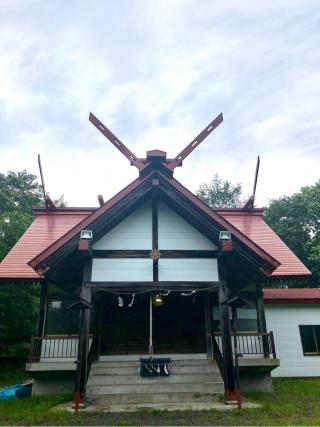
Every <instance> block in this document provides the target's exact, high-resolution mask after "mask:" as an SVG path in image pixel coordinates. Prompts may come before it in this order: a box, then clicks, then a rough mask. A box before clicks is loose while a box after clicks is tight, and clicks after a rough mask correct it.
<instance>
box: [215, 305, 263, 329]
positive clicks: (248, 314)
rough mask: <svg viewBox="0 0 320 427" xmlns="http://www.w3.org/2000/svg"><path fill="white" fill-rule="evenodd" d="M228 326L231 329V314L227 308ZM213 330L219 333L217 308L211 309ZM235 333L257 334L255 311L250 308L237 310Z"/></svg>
mask: <svg viewBox="0 0 320 427" xmlns="http://www.w3.org/2000/svg"><path fill="white" fill-rule="evenodd" d="M229 318H230V322H231V323H230V326H231V328H232V312H231V308H230V307H229ZM213 330H214V331H216V332H220V331H221V327H220V314H219V307H213ZM237 331H238V332H257V331H258V320H257V310H256V309H255V308H251V307H243V308H237Z"/></svg>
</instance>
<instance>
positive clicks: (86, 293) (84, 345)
mask: <svg viewBox="0 0 320 427" xmlns="http://www.w3.org/2000/svg"><path fill="white" fill-rule="evenodd" d="M91 270H92V260H91V259H88V260H86V261H85V264H84V269H83V278H82V289H81V294H80V297H81V299H82V300H83V301H85V302H87V303H89V304H90V303H91V288H89V287H86V286H85V283H86V282H87V281H90V279H91ZM79 316H80V317H79V342H78V356H77V370H76V381H75V393H74V403H75V410H76V412H77V411H78V408H79V404H80V403H83V402H84V398H85V387H86V383H87V375H88V372H87V367H88V353H89V329H90V309H89V308H86V307H84V306H81V307H80V314H79Z"/></svg>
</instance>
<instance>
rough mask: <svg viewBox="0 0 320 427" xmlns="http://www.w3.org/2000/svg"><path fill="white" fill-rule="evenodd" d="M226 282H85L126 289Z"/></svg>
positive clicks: (215, 284) (203, 285) (196, 286)
mask: <svg viewBox="0 0 320 427" xmlns="http://www.w3.org/2000/svg"><path fill="white" fill-rule="evenodd" d="M223 284H224V282H220V281H214V282H190V281H159V282H153V281H144V282H142V281H141V282H94V281H87V282H86V283H85V285H86V286H89V287H96V288H119V289H121V288H122V289H124V288H127V287H130V286H136V287H140V288H141V289H143V288H145V287H150V288H154V287H157V288H161V289H164V288H170V286H176V287H180V288H184V287H193V288H194V289H196V288H200V289H201V288H206V287H212V286H214V287H219V286H222V285H223Z"/></svg>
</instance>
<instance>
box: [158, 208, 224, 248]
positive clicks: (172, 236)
mask: <svg viewBox="0 0 320 427" xmlns="http://www.w3.org/2000/svg"><path fill="white" fill-rule="evenodd" d="M216 248H217V246H216V245H215V244H214V243H212V242H211V241H210V240H209V239H207V238H206V237H205V236H204V235H203V234H201V233H200V232H199V231H198V230H197V229H196V228H194V227H192V226H191V225H190V224H189V223H188V222H187V221H185V220H184V219H183V218H182V217H181V216H180V215H178V214H176V213H175V211H174V210H172V209H171V208H169V207H168V206H167V205H165V204H164V203H162V202H160V203H159V249H160V250H161V249H180V250H214V249H216Z"/></svg>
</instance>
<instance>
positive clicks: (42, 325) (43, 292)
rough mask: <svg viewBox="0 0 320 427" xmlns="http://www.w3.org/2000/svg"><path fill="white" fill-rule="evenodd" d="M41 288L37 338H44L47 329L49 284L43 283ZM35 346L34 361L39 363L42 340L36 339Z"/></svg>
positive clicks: (33, 351)
mask: <svg viewBox="0 0 320 427" xmlns="http://www.w3.org/2000/svg"><path fill="white" fill-rule="evenodd" d="M40 286H41V288H40V306H39V314H38V322H37V331H36V336H37V337H43V336H44V328H45V319H46V306H47V291H48V283H47V282H45V283H41V285H40ZM33 342H34V346H33V350H32V357H33V361H34V362H36V361H39V360H40V355H41V346H42V340H41V339H36V340H34V341H33Z"/></svg>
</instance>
